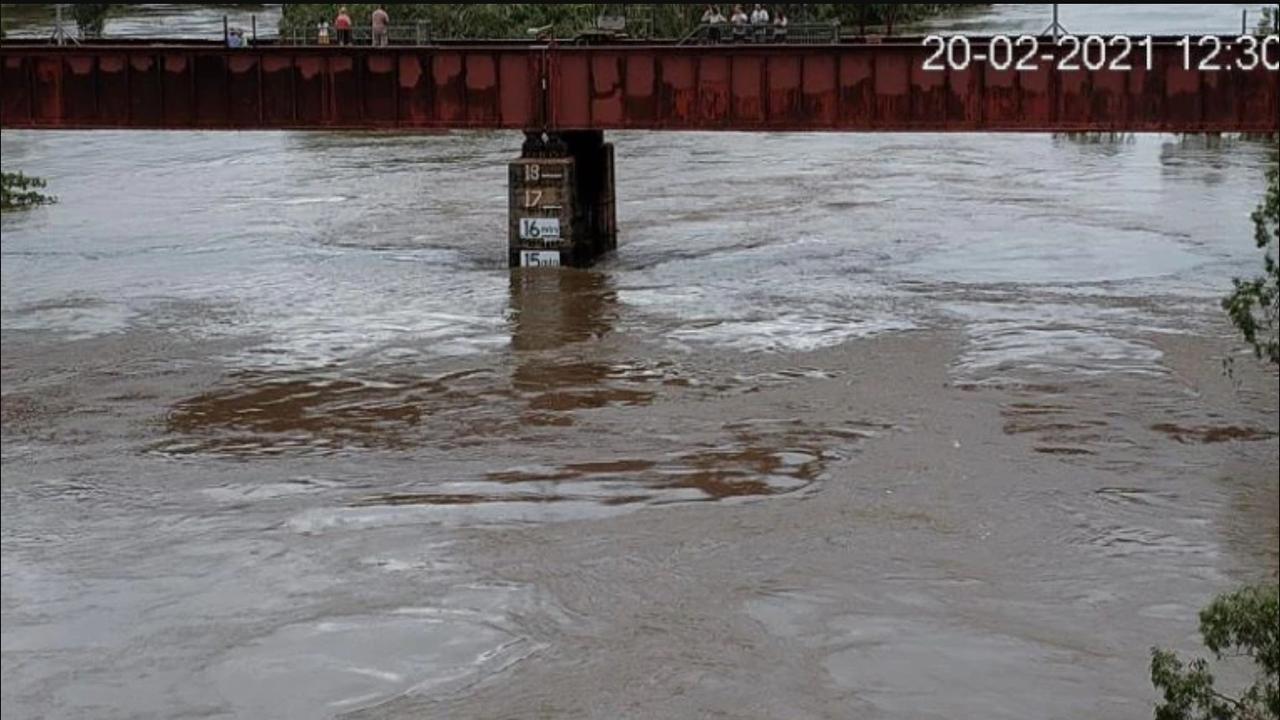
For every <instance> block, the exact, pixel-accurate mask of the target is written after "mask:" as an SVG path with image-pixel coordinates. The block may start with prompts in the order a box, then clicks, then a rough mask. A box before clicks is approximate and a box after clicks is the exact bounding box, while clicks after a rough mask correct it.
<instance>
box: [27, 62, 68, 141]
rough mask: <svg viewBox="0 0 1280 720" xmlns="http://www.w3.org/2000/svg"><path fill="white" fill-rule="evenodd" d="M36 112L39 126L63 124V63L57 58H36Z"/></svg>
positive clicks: (34, 73) (34, 74) (33, 74)
mask: <svg viewBox="0 0 1280 720" xmlns="http://www.w3.org/2000/svg"><path fill="white" fill-rule="evenodd" d="M32 77H33V78H34V81H35V83H34V85H35V86H34V92H33V93H32V95H33V97H34V98H35V104H34V106H33V107H34V110H35V121H36V124H37V125H53V126H57V125H61V124H62V61H61V60H60V59H58V58H56V57H40V58H36V62H35V68H34V71H33V72H32Z"/></svg>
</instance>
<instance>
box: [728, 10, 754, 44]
mask: <svg viewBox="0 0 1280 720" xmlns="http://www.w3.org/2000/svg"><path fill="white" fill-rule="evenodd" d="M749 22H751V19H750V18H749V17H747V13H746V11H745V10H743V9H742V6H741V5H734V6H733V15H730V16H729V24H730V25H733V41H734V42H742V41H743V40H746V39H747V23H749Z"/></svg>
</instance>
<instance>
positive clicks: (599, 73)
mask: <svg viewBox="0 0 1280 720" xmlns="http://www.w3.org/2000/svg"><path fill="white" fill-rule="evenodd" d="M623 68H624V65H623V62H622V58H621V56H619V55H618V54H617V53H600V54H593V55H592V56H591V117H592V118H593V120H594V122H595V125H596V126H597V127H608V128H620V127H625V126H626V112H627V111H626V102H625V97H624V88H623V82H622V76H623Z"/></svg>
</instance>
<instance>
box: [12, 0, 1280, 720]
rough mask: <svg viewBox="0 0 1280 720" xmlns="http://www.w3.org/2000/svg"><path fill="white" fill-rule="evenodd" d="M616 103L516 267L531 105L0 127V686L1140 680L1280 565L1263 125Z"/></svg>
mask: <svg viewBox="0 0 1280 720" xmlns="http://www.w3.org/2000/svg"><path fill="white" fill-rule="evenodd" d="M1073 7H1081V8H1082V9H1080V10H1073V11H1072V12H1073V13H1074V14H1073V16H1072V18H1070V20H1069V21H1071V20H1074V22H1075V23H1077V25H1078V26H1083V28H1084V29H1085V30H1088V31H1110V30H1114V31H1133V30H1142V29H1144V28H1145V29H1150V30H1153V31H1159V32H1179V31H1185V32H1202V31H1208V30H1221V31H1228V30H1230V29H1231V23H1233V22H1235V23H1238V18H1239V12H1238V10H1232V9H1230V8H1228V9H1221V6H1209V5H1190V6H1164V7H1162V8H1157V9H1156V10H1151V9H1150V8H1149V7H1148V6H1141V7H1132V6H1131V7H1127V8H1126V7H1125V6H1101V7H1095V6H1073ZM1231 13H1234V16H1232V15H1231ZM1041 15H1042V13H1041V12H1040V10H1038V9H1036V8H1035V7H1034V6H996V7H995V8H994V9H993V10H992V11H991V12H990V13H987V14H984V15H981V16H978V17H975V18H967V19H964V20H962V21H957V22H958V24H959V26H960V27H963V28H965V29H973V30H975V31H977V30H986V31H992V30H999V31H1020V30H1039V29H1041V28H1040V27H1034V26H1037V25H1043V24H1044V18H1043V17H1041ZM611 137H612V139H613V140H614V141H615V142H616V143H617V145H618V157H619V167H618V172H619V179H618V193H619V198H620V201H621V205H620V208H619V212H620V219H621V222H622V228H623V241H622V249H621V251H620V252H619V253H618V254H617V256H616V257H612V258H610V259H608V260H607V261H606V262H604V263H603V264H602V265H601V266H599V267H598V268H596V269H593V270H591V271H564V272H559V273H554V272H553V273H533V274H515V275H513V274H511V273H510V272H508V271H507V270H506V269H505V268H504V267H503V263H504V261H505V251H504V244H503V243H504V237H503V233H504V230H505V222H506V219H505V202H506V200H505V187H504V181H505V175H506V169H505V163H506V162H507V161H508V160H509V159H510V158H512V157H513V156H514V155H515V154H516V153H517V152H518V145H519V138H518V137H515V136H512V135H509V134H456V135H448V136H439V137H391V136H385V135H357V134H353V135H299V134H188V133H173V134H146V133H109V132H104V133H87V134H85V133H82V134H76V133H16V132H15V133H10V132H5V133H4V134H3V157H4V165H5V169H6V170H9V169H10V168H21V169H23V170H24V171H27V172H30V173H34V174H37V175H41V176H45V177H47V178H48V179H49V180H50V183H51V187H52V189H53V192H55V193H56V194H57V195H58V196H59V197H60V200H61V202H60V203H59V204H58V205H55V206H52V207H49V208H45V209H40V210H36V211H33V212H27V213H21V214H12V215H6V216H5V217H4V218H3V221H2V225H0V229H2V230H3V244H2V253H3V263H2V264H0V273H2V277H3V295H2V297H0V318H2V320H3V335H2V339H3V404H2V414H0V419H2V421H3V483H2V484H0V492H2V499H3V504H2V507H3V511H2V513H3V523H2V525H3V530H2V534H0V540H2V543H3V605H2V609H3V632H2V633H0V644H2V649H3V653H2V655H0V657H2V665H3V684H2V691H0V692H2V695H3V710H4V714H5V716H6V717H9V716H11V715H12V716H13V717H18V718H26V717H30V718H82V717H94V718H107V719H110V718H151V717H154V718H161V717H163V718H170V717H210V718H223V717H227V718H230V717H244V718H325V717H351V718H409V717H477V718H526V717H547V718H560V717H598V718H617V717H636V718H650V717H655V718H665V717H671V718H685V717H726V718H728V717H732V718H766V717H767V718H772V717H786V718H1018V719H1023V718H1064V719H1065V718H1083V717H1099V718H1101V717H1106V718H1134V719H1137V718H1146V717H1149V716H1150V713H1151V706H1152V702H1153V695H1152V692H1151V690H1150V689H1149V681H1148V679H1147V668H1146V663H1147V658H1148V648H1149V647H1150V646H1151V645H1156V644H1159V645H1164V646H1169V647H1177V648H1181V649H1192V648H1194V646H1195V637H1194V627H1195V617H1196V612H1197V611H1198V609H1199V608H1200V607H1201V606H1202V605H1203V604H1204V603H1205V602H1206V600H1207V599H1208V598H1210V597H1212V596H1213V595H1214V594H1215V593H1218V592H1221V591H1223V590H1226V589H1229V588H1231V587H1233V586H1235V585H1236V584H1238V583H1241V582H1247V581H1256V580H1268V579H1274V578H1275V577H1276V575H1277V567H1278V565H1280V550H1278V549H1277V545H1278V543H1280V530H1278V527H1277V525H1278V522H1277V512H1278V510H1277V504H1278V503H1277V485H1276V476H1277V454H1278V453H1277V450H1278V443H1277V439H1276V438H1277V435H1276V432H1277V412H1276V407H1277V377H1276V374H1275V373H1274V372H1273V371H1270V370H1268V369H1266V368H1264V367H1262V366H1260V365H1258V364H1257V363H1255V362H1253V361H1252V360H1251V359H1250V358H1249V357H1248V356H1246V355H1244V354H1242V353H1241V348H1240V347H1239V346H1238V344H1237V343H1236V341H1235V340H1234V337H1233V334H1232V332H1231V330H1230V328H1229V327H1228V326H1226V324H1225V323H1224V320H1223V318H1222V315H1221V312H1220V310H1219V309H1218V307H1217V303H1218V300H1219V297H1220V296H1221V295H1222V294H1223V292H1224V288H1226V287H1228V286H1229V284H1230V279H1231V278H1232V277H1233V276H1235V275H1240V274H1243V273H1248V272H1252V271H1254V269H1255V268H1256V267H1257V266H1258V262H1257V259H1258V258H1257V254H1256V251H1255V250H1254V248H1253V246H1252V228H1251V225H1250V223H1249V219H1248V216H1249V213H1250V211H1251V209H1252V207H1253V206H1254V205H1255V204H1256V202H1257V199H1258V197H1259V195H1260V193H1261V189H1262V174H1263V172H1264V170H1265V168H1266V166H1267V162H1268V160H1267V155H1266V150H1265V148H1264V147H1263V146H1261V145H1258V144H1255V143H1251V142H1245V141H1235V140H1223V141H1215V142H1206V141H1203V140H1189V141H1183V140H1180V139H1177V138H1173V137H1159V136H1143V137H1137V138H1121V139H1116V140H1108V141H1105V142H1082V141H1075V140H1067V139H1063V138H1053V137H1044V136H1031V135H1026V136H1024V135H1009V136H981V135H958V136H936V135H874V136H806V135H671V134H626V133H619V134H616V135H613V136H611ZM1227 357H1234V358H1235V375H1234V377H1228V376H1225V375H1224V374H1223V373H1222V361H1223V359H1224V358H1227Z"/></svg>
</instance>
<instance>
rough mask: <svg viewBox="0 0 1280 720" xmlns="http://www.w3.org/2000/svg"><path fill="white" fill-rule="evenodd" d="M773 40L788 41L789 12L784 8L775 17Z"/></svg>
mask: <svg viewBox="0 0 1280 720" xmlns="http://www.w3.org/2000/svg"><path fill="white" fill-rule="evenodd" d="M773 41H774V42H780V43H784V42H786V41H787V13H786V12H785V11H783V10H779V11H778V14H777V15H776V16H774V18H773Z"/></svg>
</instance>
